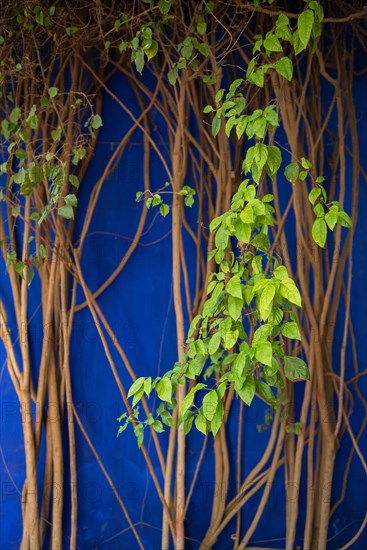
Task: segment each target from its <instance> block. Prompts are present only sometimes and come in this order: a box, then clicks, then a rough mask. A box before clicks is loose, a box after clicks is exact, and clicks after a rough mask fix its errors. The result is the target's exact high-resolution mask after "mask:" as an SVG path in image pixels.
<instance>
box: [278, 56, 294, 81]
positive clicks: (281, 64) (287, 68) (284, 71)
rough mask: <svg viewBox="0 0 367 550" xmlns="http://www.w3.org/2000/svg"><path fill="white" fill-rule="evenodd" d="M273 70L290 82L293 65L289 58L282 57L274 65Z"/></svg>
mask: <svg viewBox="0 0 367 550" xmlns="http://www.w3.org/2000/svg"><path fill="white" fill-rule="evenodd" d="M274 69H275V70H276V72H277V73H278V74H280V75H281V76H284V78H286V79H287V80H289V81H291V80H292V78H293V63H292V61H291V60H290V59H289V57H282V58H281V59H278V61H277V62H276V63H275V65H274Z"/></svg>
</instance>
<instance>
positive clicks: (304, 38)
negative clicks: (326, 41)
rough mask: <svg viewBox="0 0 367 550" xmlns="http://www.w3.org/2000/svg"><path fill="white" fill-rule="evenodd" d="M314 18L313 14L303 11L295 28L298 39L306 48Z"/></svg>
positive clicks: (309, 11)
mask: <svg viewBox="0 0 367 550" xmlns="http://www.w3.org/2000/svg"><path fill="white" fill-rule="evenodd" d="M314 18H315V16H314V13H313V11H311V10H305V11H304V12H303V13H301V15H300V16H299V17H298V22H297V28H298V34H299V39H300V41H301V42H302V44H303V45H304V46H307V44H308V42H309V40H310V37H311V31H312V26H313V22H314Z"/></svg>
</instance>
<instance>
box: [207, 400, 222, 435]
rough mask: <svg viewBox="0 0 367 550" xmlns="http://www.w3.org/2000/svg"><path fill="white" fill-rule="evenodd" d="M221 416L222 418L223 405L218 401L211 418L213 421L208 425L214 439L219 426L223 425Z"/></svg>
mask: <svg viewBox="0 0 367 550" xmlns="http://www.w3.org/2000/svg"><path fill="white" fill-rule="evenodd" d="M223 416H224V407H223V403H222V402H221V401H218V406H217V408H216V411H215V415H214V417H213V420H212V421H211V423H210V427H211V430H212V432H213V436H214V437H215V436H216V435H217V433H218V432H219V429H220V427H221V425H222V424H223Z"/></svg>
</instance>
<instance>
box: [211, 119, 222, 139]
mask: <svg viewBox="0 0 367 550" xmlns="http://www.w3.org/2000/svg"><path fill="white" fill-rule="evenodd" d="M221 124H222V119H221V118H219V117H217V116H215V117H214V118H213V120H212V134H213V136H214V137H216V136H217V135H218V133H219V130H220V127H221Z"/></svg>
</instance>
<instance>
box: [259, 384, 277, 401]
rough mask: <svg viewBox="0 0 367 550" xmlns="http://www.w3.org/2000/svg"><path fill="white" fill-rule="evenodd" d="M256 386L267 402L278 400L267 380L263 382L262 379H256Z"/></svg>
mask: <svg viewBox="0 0 367 550" xmlns="http://www.w3.org/2000/svg"><path fill="white" fill-rule="evenodd" d="M256 388H257V391H258V392H259V395H260V396H261V397H262V398H263V399H265V401H266V402H267V403H269V404H270V405H275V404H276V401H277V400H276V398H275V395H274V393H273V391H272V389H271V388H270V386H269V385H268V384H266V383H265V382H262V381H261V380H257V379H256Z"/></svg>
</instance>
